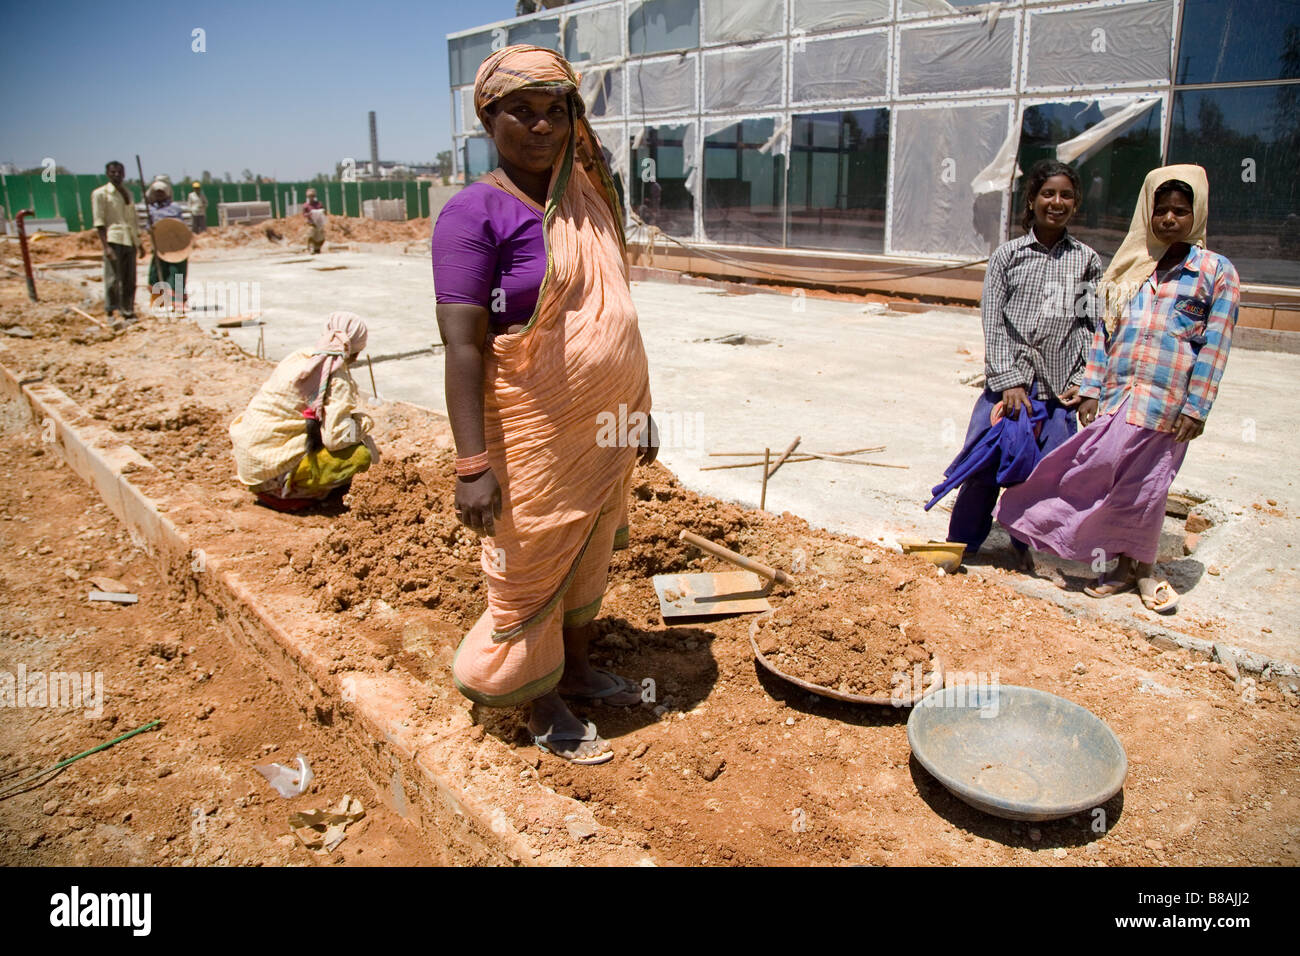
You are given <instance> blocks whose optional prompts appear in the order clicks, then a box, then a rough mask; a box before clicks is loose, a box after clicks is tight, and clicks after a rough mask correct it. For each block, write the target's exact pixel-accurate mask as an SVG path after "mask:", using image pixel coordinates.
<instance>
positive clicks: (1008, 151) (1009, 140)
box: [970, 120, 1021, 196]
mask: <svg viewBox="0 0 1300 956" xmlns="http://www.w3.org/2000/svg"><path fill="white" fill-rule="evenodd" d="M1019 154H1020V121H1019V120H1017V122H1016V123H1014V124H1013V125H1012V127H1011V129H1009V130H1008V131H1007V135H1006V138H1005V139H1003V140H1002V145H1001V146H1000V147H998V152H997V155H996V156H994V157H993V161H992V162H990V163H989V164H988V165H987V166H985V167H984V168H983V169H981V170H980V171H979V172H978V173H976V174H975V179H974V180H972V182H971V184H970V188H971V191H972V192H974V193H975V195H977V196H982V195H984V194H985V193H995V192H999V191H1000V190H1003V189H1010V188H1011V184H1012V183H1013V182H1014V181H1015V179H1016V178H1017V177H1019V176H1020V175H1021V169H1020V165H1019V163H1018V161H1017V157H1018V155H1019Z"/></svg>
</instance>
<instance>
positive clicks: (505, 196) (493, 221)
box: [432, 46, 656, 763]
mask: <svg viewBox="0 0 1300 956" xmlns="http://www.w3.org/2000/svg"><path fill="white" fill-rule="evenodd" d="M474 103H475V109H476V111H477V113H478V116H479V118H480V120H481V121H482V123H483V127H484V129H485V130H487V132H488V134H489V135H490V136H491V137H492V140H493V142H494V144H495V146H496V149H497V154H498V156H499V158H500V166H499V167H498V168H497V169H495V170H493V171H492V172H490V173H488V174H487V175H486V176H484V177H483V178H482V179H480V180H479V181H478V182H476V183H474V184H473V185H471V186H469V187H467V188H466V189H464V190H462V191H461V192H460V193H459V194H457V196H456V197H454V198H453V199H452V200H451V202H449V203H448V204H447V206H446V207H445V208H444V209H443V211H442V213H441V214H440V215H439V217H438V223H437V225H436V226H435V228H434V233H433V243H432V246H433V270H434V283H435V287H436V293H437V301H438V307H437V311H438V326H439V328H440V329H441V331H442V338H443V342H445V343H446V389H447V409H448V416H449V418H450V419H451V428H452V434H453V436H454V438H455V441H456V453H457V461H456V474H457V485H456V497H455V507H456V512H457V515H458V517H459V518H460V520H461V521H462V522H463V523H464V524H466V525H467V526H468V527H470V528H472V529H473V530H474V531H477V532H478V533H479V534H481V535H482V536H483V538H482V542H483V550H482V565H483V570H484V573H485V574H486V575H487V583H488V607H487V610H486V611H485V612H484V614H483V616H482V617H481V618H479V620H478V622H477V623H476V624H475V625H474V626H473V627H472V628H471V629H470V631H469V633H468V634H467V635H466V636H465V638H464V640H463V641H462V643H461V645H460V648H459V650H458V651H457V653H456V659H455V662H454V664H453V667H452V671H453V676H454V678H455V681H456V686H457V687H458V688H459V689H460V690H461V692H462V693H463V694H465V696H467V697H469V698H470V699H471V700H473V701H475V702H477V703H479V704H483V705H486V706H495V707H509V706H515V705H519V704H524V703H531V705H532V706H531V709H530V714H529V719H528V728H529V731H530V732H531V733H532V734H533V737H534V739H535V740H536V742H537V744H538V746H539V747H541V748H543V749H545V750H547V751H549V752H551V753H554V754H556V755H558V756H561V757H563V758H565V759H566V760H571V761H573V762H575V763H603V762H604V761H606V760H609V759H611V758H612V757H613V751H612V750H611V748H610V746H609V744H608V742H607V741H605V740H602V739H601V738H600V737H599V735H598V734H597V731H596V727H595V725H594V724H592V723H591V722H590V721H583V720H579V719H578V718H577V717H576V716H574V714H573V712H572V711H570V710H569V708H568V706H567V705H566V703H565V702H564V700H563V699H562V696H561V695H563V696H568V697H576V698H580V699H587V700H602V701H604V702H606V703H609V704H614V705H618V706H632V705H634V704H637V703H639V702H640V693H639V690H638V688H636V687H635V686H633V685H632V684H631V683H629V682H628V681H626V680H624V679H623V678H621V677H619V676H617V675H614V674H610V673H608V672H606V671H601V670H597V669H596V668H594V667H592V665H591V662H590V660H589V659H588V652H587V648H588V644H589V642H590V640H591V637H592V634H593V628H592V620H593V619H594V618H595V616H596V614H597V613H598V612H599V610H600V603H601V598H602V596H603V594H604V591H605V586H606V579H607V575H608V570H609V559H610V554H611V551H612V550H613V548H614V547H615V546H616V543H617V542H619V541H622V542H625V541H626V513H627V496H628V480H629V478H630V477H631V474H632V469H633V467H634V465H635V464H636V461H637V459H638V457H639V458H640V460H641V461H643V462H646V463H648V462H650V461H653V460H654V457H655V453H656V449H655V447H654V444H653V442H652V440H651V437H650V436H651V434H652V427H653V426H652V423H651V422H650V419H649V410H650V387H649V377H648V373H647V368H646V357H645V351H644V348H643V346H642V342H641V333H640V330H639V328H638V325H637V317H636V310H635V308H634V307H633V305H632V299H631V292H630V288H629V285H628V278H627V254H626V248H625V245H624V238H623V216H622V210H621V209H620V207H619V203H618V198H617V194H616V192H615V190H614V185H613V180H612V178H611V176H610V172H609V169H608V167H607V166H606V164H605V161H604V159H603V156H602V153H601V150H600V146H599V143H598V141H597V140H596V137H595V134H594V133H593V132H592V130H591V127H590V126H589V125H588V123H587V121H586V119H585V116H584V114H585V107H584V105H583V102H582V98H581V97H580V96H579V94H578V78H577V76H576V75H575V74H574V72H573V70H572V68H571V67H570V66H569V64H568V63H567V62H566V61H565V60H564V58H563V57H561V56H560V55H559V54H557V53H555V52H553V51H551V50H546V49H543V48H541V47H533V46H511V47H507V48H505V49H503V50H498V51H497V52H495V53H493V54H492V55H491V56H489V57H488V58H487V59H486V60H484V61H483V64H482V65H481V66H480V67H479V70H478V77H477V80H476V82H475V87H474ZM611 420H615V421H618V422H633V423H639V424H640V425H641V426H642V427H640V428H632V429H628V430H626V432H627V433H624V434H618V435H614V436H612V438H611V430H610V428H609V427H608V423H609V422H610V421H611Z"/></svg>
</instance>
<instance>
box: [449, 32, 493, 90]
mask: <svg viewBox="0 0 1300 956" xmlns="http://www.w3.org/2000/svg"><path fill="white" fill-rule="evenodd" d="M447 48H448V50H447V52H448V66H449V67H450V69H451V85H452V86H463V85H465V84H466V83H473V82H474V75H475V74H476V73H477V72H478V66H479V64H480V63H482V62H483V61H484V60H486V59H487V57H488V54H490V53H491V52H492V31H491V30H488V31H486V32H483V33H471V34H470V35H469V36H463V37H456V38H455V39H453V40H448V41H447Z"/></svg>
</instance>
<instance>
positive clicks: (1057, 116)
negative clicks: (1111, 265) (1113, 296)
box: [1009, 101, 1162, 260]
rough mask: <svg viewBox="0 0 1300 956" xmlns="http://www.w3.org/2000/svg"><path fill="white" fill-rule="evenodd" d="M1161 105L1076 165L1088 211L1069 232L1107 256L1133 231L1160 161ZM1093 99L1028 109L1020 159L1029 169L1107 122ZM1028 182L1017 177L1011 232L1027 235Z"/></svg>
mask: <svg viewBox="0 0 1300 956" xmlns="http://www.w3.org/2000/svg"><path fill="white" fill-rule="evenodd" d="M1161 116H1162V111H1161V108H1160V106H1158V105H1157V106H1153V107H1152V108H1151V109H1149V110H1147V111H1146V112H1145V113H1144V114H1143V115H1142V118H1141V119H1139V120H1138V121H1137V122H1136V123H1135V124H1134V125H1133V126H1130V127H1129V128H1128V129H1127V130H1125V131H1124V133H1122V134H1121V135H1119V136H1117V137H1115V138H1114V139H1112V140H1111V141H1110V142H1109V143H1107V144H1106V145H1104V146H1102V147H1101V148H1100V149H1099V150H1097V151H1096V152H1095V153H1093V154H1092V155H1091V156H1089V157H1087V158H1086V159H1085V160H1084V161H1083V162H1082V163H1075V164H1074V168H1075V169H1076V170H1077V171H1078V173H1079V181H1080V184H1081V189H1082V192H1083V195H1082V197H1081V198H1082V200H1083V209H1082V210H1081V211H1080V212H1079V215H1078V216H1077V217H1076V218H1075V220H1074V221H1073V222H1072V223H1071V224H1070V232H1071V233H1073V234H1074V236H1075V237H1076V238H1078V239H1079V240H1080V241H1082V242H1086V243H1087V244H1088V245H1090V246H1092V247H1093V248H1094V249H1096V250H1097V252H1098V253H1100V254H1101V256H1102V258H1103V259H1106V260H1108V259H1109V258H1110V256H1111V254H1112V253H1113V252H1114V251H1115V250H1116V249H1118V248H1119V244H1120V243H1121V242H1123V241H1124V236H1125V235H1127V233H1128V227H1129V223H1130V222H1131V221H1132V218H1133V207H1134V206H1135V205H1136V204H1137V199H1138V194H1139V193H1141V191H1142V181H1143V180H1144V179H1145V178H1146V174H1147V171H1148V170H1151V169H1154V168H1156V167H1157V166H1159V165H1160V130H1161ZM1102 118H1103V117H1102V113H1101V110H1100V109H1099V108H1098V106H1097V103H1096V102H1094V101H1089V102H1081V103H1044V104H1041V105H1039V106H1029V107H1026V108H1025V116H1024V121H1023V122H1022V124H1021V128H1020V152H1019V154H1018V162H1019V164H1020V168H1021V170H1022V171H1024V172H1025V173H1028V172H1029V167H1031V166H1033V165H1034V163H1036V162H1038V161H1039V160H1040V159H1055V158H1056V147H1057V146H1058V145H1059V144H1061V143H1063V142H1065V141H1066V140H1069V139H1073V138H1074V137H1075V136H1078V135H1079V134H1080V133H1083V132H1084V131H1086V130H1088V129H1091V128H1092V127H1094V126H1096V125H1097V124H1098V123H1100V122H1101V121H1102ZM1024 208H1025V180H1024V177H1023V176H1022V177H1021V178H1019V179H1017V180H1016V189H1015V193H1014V198H1013V200H1012V202H1011V211H1010V219H1011V221H1010V223H1009V234H1010V235H1012V236H1019V235H1021V234H1022V231H1023V230H1022V227H1021V217H1022V215H1023V211H1024Z"/></svg>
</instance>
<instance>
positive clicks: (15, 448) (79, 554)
mask: <svg viewBox="0 0 1300 956" xmlns="http://www.w3.org/2000/svg"><path fill="white" fill-rule="evenodd" d="M26 418H27V416H26V409H25V408H23V407H21V406H19V405H18V404H16V403H8V402H0V478H3V479H4V480H3V481H0V548H3V550H4V554H5V555H7V559H6V560H5V561H4V562H3V564H0V671H3V672H5V673H7V674H9V675H15V674H16V673H17V669H18V667H19V665H22V666H23V667H24V668H25V670H26V674H27V675H28V678H29V690H30V688H31V687H33V686H34V682H35V680H36V675H37V674H50V673H51V672H65V673H66V672H75V673H78V674H81V673H94V672H98V673H99V674H101V675H102V681H103V689H104V697H105V700H104V704H103V707H102V708H94V707H91V708H75V707H55V706H45V707H39V708H38V707H27V706H19V707H11V706H5V707H0V775H2V776H0V785H4V784H8V783H11V782H13V781H15V780H17V779H20V778H22V777H25V776H28V775H29V774H31V773H34V772H35V771H37V770H39V769H41V768H44V767H49V766H52V765H53V764H55V763H57V762H58V761H59V760H61V759H63V758H65V757H68V756H71V755H73V754H76V753H80V752H81V751H83V750H86V749H88V748H90V747H93V746H95V745H96V744H99V743H102V742H104V741H106V740H111V739H112V738H114V737H117V736H119V735H121V734H123V733H125V732H127V731H128V730H131V729H134V728H135V727H138V726H140V725H142V724H146V723H148V722H149V721H152V720H155V719H161V721H162V725H161V727H160V728H159V729H157V730H154V731H148V732H146V733H143V734H140V735H138V736H136V737H133V738H131V739H130V740H127V741H123V742H122V743H120V744H118V745H117V746H115V747H112V748H110V749H109V750H106V751H102V752H100V753H97V754H93V755H91V756H89V757H86V758H83V759H82V760H80V761H78V762H76V763H74V764H72V765H70V766H69V767H67V768H66V769H65V770H63V771H61V772H59V773H58V774H56V775H53V776H50V777H47V778H45V779H43V780H41V781H39V782H38V783H36V784H34V785H32V786H29V787H27V788H26V789H24V790H22V791H19V792H17V793H15V794H12V795H10V796H7V797H5V798H2V799H0V864H3V865H6V866H16V865H31V864H39V865H44V866H87V865H97V866H103V865H167V866H171V865H179V866H192V865H219V866H226V865H234V866H238V865H277V866H278V865H306V866H311V865H319V864H331V863H342V864H349V865H367V864H369V865H379V864H383V865H413V864H417V863H422V862H429V861H436V860H438V859H439V856H438V848H436V847H430V846H425V845H423V842H422V840H421V839H420V835H419V833H418V831H417V830H416V829H415V828H414V827H413V826H411V825H410V824H408V823H406V822H404V821H403V820H402V819H401V818H400V817H398V816H397V815H396V814H395V813H393V812H392V811H391V810H389V809H388V808H387V807H385V806H384V805H383V804H382V803H380V802H378V801H376V800H375V799H374V797H373V790H374V786H373V784H372V783H371V782H370V781H369V779H368V778H367V777H366V775H365V774H364V772H363V771H362V770H361V768H360V765H359V764H358V763H357V761H356V760H355V759H354V758H353V757H352V756H351V754H350V753H349V751H348V750H347V749H346V748H344V747H340V746H339V745H338V741H337V740H335V739H333V738H332V735H331V734H330V733H329V732H328V731H327V730H326V729H325V728H322V727H321V726H319V724H318V722H317V720H316V719H315V717H314V715H306V714H304V713H303V712H302V711H300V710H299V709H298V707H297V706H295V705H294V704H293V703H292V702H291V701H289V699H288V698H287V697H286V696H285V695H284V694H283V692H282V691H281V690H280V689H279V688H278V687H277V685H275V684H274V683H273V682H271V678H270V677H269V676H267V674H266V673H265V672H264V670H263V669H262V667H261V665H260V664H259V662H258V661H257V660H256V658H255V656H254V655H252V654H251V653H250V652H249V651H248V650H247V649H245V648H243V647H241V645H240V644H239V643H238V638H237V637H236V636H235V634H234V632H233V631H232V630H231V629H230V627H229V626H228V625H227V624H226V623H225V622H223V620H222V619H221V618H220V617H219V616H218V615H216V614H215V613H214V612H213V610H212V609H211V607H209V606H208V605H207V604H205V603H203V602H200V601H196V600H193V599H192V598H191V597H189V596H187V595H186V593H185V591H184V589H183V588H182V587H180V586H178V584H177V582H175V581H174V580H169V579H168V578H166V577H165V576H164V575H163V574H162V573H160V571H159V570H158V568H157V567H155V565H154V564H153V562H152V561H151V560H150V559H149V558H148V556H147V555H145V553H144V552H143V551H140V550H139V549H138V548H136V547H135V546H134V545H133V544H132V542H131V540H130V537H129V536H128V534H127V532H126V531H125V530H124V529H123V528H122V526H121V525H120V524H119V523H118V521H117V519H116V518H115V517H114V516H113V515H112V514H111V513H110V512H109V510H108V508H107V507H105V505H104V504H103V503H102V502H100V501H99V500H98V499H97V498H96V497H95V496H94V495H93V493H92V492H91V490H90V489H89V488H87V487H86V485H85V484H83V483H82V482H81V480H80V479H79V478H77V476H76V475H74V474H73V473H72V472H71V470H70V469H68V468H67V467H66V466H65V465H64V464H63V462H62V460H61V459H60V458H59V457H58V455H56V454H54V453H53V452H51V451H50V450H49V448H50V446H49V445H48V444H46V443H45V442H43V441H42V440H41V436H40V432H39V429H38V428H36V427H35V426H32V425H30V424H26V423H25V420H26ZM99 575H107V576H110V577H113V578H116V579H118V580H119V581H121V582H122V583H124V584H125V585H126V586H127V587H128V588H129V589H130V590H131V591H132V592H133V593H135V594H137V595H139V603H137V604H134V605H114V604H106V603H94V604H92V603H90V602H89V601H88V600H87V597H86V595H87V594H88V592H89V591H90V590H91V589H92V588H93V585H92V584H90V583H89V579H90V578H91V577H95V576H99ZM97 710H98V711H99V712H98V713H96V711H97ZM298 753H302V754H303V755H305V756H306V757H307V760H308V762H309V764H310V765H311V768H312V771H313V772H314V774H315V781H314V782H313V783H312V785H311V787H310V789H309V791H308V792H306V793H304V794H302V795H301V796H298V797H295V798H292V799H289V800H286V799H284V798H282V797H280V796H279V794H277V793H276V792H275V791H274V790H273V789H271V787H270V786H269V785H268V784H267V782H266V780H265V779H264V778H263V777H262V776H261V775H260V774H259V773H257V772H256V770H255V769H254V768H255V767H256V766H258V765H263V764H268V763H271V762H273V761H274V762H278V763H282V764H289V765H292V764H293V760H294V756H295V755H296V754H298ZM343 794H352V795H354V796H357V797H358V798H360V799H361V800H362V802H363V803H364V805H365V808H366V817H365V818H364V819H363V820H361V821H359V822H358V823H355V824H352V825H351V826H349V827H348V831H347V838H346V839H345V840H344V842H343V843H342V844H341V845H340V846H339V847H338V849H337V850H335V851H334V852H333V853H331V854H326V855H317V854H314V853H312V852H310V851H308V850H307V849H305V848H304V847H303V846H301V844H300V842H299V840H298V838H297V837H296V836H293V835H292V834H291V832H290V830H289V825H288V817H289V815H290V814H291V813H294V812H297V811H299V810H307V809H312V808H322V809H323V808H325V807H326V806H327V805H333V804H336V803H337V802H338V799H339V798H340V797H341V796H342V795H343Z"/></svg>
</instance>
